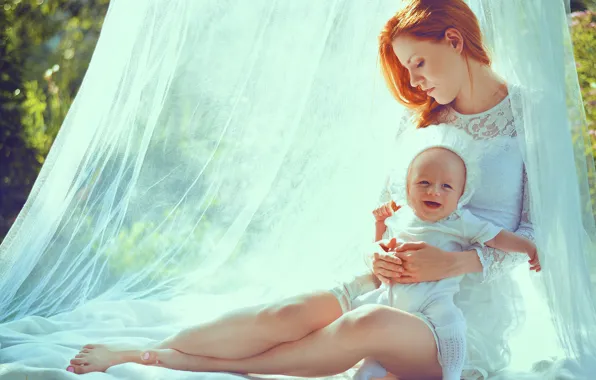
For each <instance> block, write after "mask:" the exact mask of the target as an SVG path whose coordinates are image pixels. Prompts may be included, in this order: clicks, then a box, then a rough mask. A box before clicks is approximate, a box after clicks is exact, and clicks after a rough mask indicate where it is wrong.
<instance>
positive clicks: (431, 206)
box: [424, 201, 441, 208]
mask: <svg viewBox="0 0 596 380" xmlns="http://www.w3.org/2000/svg"><path fill="white" fill-rule="evenodd" d="M424 204H425V205H426V207H429V208H439V207H441V204H440V203H437V202H432V201H424Z"/></svg>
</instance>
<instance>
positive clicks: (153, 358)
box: [141, 351, 159, 364]
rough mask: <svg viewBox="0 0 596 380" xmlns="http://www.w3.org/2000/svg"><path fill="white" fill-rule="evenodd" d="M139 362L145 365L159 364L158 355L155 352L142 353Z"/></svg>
mask: <svg viewBox="0 0 596 380" xmlns="http://www.w3.org/2000/svg"><path fill="white" fill-rule="evenodd" d="M141 360H142V361H143V362H145V363H152V364H157V363H159V355H158V354H157V352H155V351H144V352H142V353H141Z"/></svg>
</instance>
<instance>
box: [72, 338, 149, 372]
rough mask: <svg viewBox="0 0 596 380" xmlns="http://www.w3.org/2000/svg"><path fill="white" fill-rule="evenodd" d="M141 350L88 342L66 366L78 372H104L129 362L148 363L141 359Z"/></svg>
mask: <svg viewBox="0 0 596 380" xmlns="http://www.w3.org/2000/svg"><path fill="white" fill-rule="evenodd" d="M142 352H143V351H141V350H130V351H123V350H117V349H113V348H109V347H108V346H105V345H102V344H88V345H86V346H85V347H83V349H82V350H81V351H80V352H79V353H78V355H77V356H75V358H74V359H72V360H71V361H70V365H69V366H68V367H67V368H66V370H67V371H69V372H74V373H77V374H82V373H89V372H104V371H105V370H106V369H108V368H110V367H112V366H115V365H118V364H122V363H128V362H134V363H139V364H147V363H146V362H144V361H143V360H142V359H141V354H142Z"/></svg>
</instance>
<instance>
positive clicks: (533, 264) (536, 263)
mask: <svg viewBox="0 0 596 380" xmlns="http://www.w3.org/2000/svg"><path fill="white" fill-rule="evenodd" d="M528 256H529V257H530V260H528V262H529V263H530V270H535V271H536V272H540V271H541V270H542V268H541V266H540V260H539V259H538V250H537V249H536V247H534V249H532V250H530V251H529V252H528Z"/></svg>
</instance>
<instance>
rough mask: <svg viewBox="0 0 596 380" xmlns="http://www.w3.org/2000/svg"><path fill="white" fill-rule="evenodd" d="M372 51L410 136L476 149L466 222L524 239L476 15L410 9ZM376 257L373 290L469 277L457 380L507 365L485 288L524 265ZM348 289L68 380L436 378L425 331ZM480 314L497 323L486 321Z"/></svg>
mask: <svg viewBox="0 0 596 380" xmlns="http://www.w3.org/2000/svg"><path fill="white" fill-rule="evenodd" d="M379 43H380V46H379V53H380V59H381V63H382V69H383V74H384V76H385V79H386V81H387V84H388V86H389V89H390V91H391V92H392V93H393V95H394V96H395V97H396V98H397V100H399V101H400V102H402V103H403V104H405V105H406V106H407V107H409V108H411V109H412V110H413V111H414V112H415V113H416V114H417V116H418V119H417V127H425V126H428V125H430V124H433V123H438V122H446V123H449V124H451V125H453V126H454V127H457V128H462V129H464V130H466V131H467V132H469V133H470V134H472V135H473V136H474V138H475V140H477V143H478V144H483V145H484V146H485V152H486V156H485V158H484V160H483V162H482V163H481V164H482V166H483V170H484V171H485V173H490V175H487V176H485V178H484V179H483V183H482V184H481V186H480V189H479V191H478V192H477V195H476V196H475V197H474V198H473V199H472V201H471V203H470V208H471V209H472V211H473V212H474V213H475V214H476V215H477V216H478V217H480V218H483V219H486V220H489V221H491V222H493V223H494V224H496V225H499V226H502V227H504V228H506V229H508V230H512V231H513V230H516V229H517V232H518V233H520V234H522V235H524V236H525V237H528V238H532V237H533V236H532V234H533V232H532V227H531V224H530V219H529V212H528V204H529V203H528V194H527V191H525V182H524V178H525V176H524V163H523V160H522V156H521V153H520V151H519V148H518V146H517V142H516V134H515V125H514V122H513V116H512V112H511V109H510V104H509V98H508V96H509V95H508V92H509V91H514V89H512V88H509V89H508V88H507V86H506V85H505V83H503V81H501V80H500V79H499V78H498V77H497V75H496V74H495V73H494V72H493V71H492V69H491V68H490V59H489V57H488V55H487V53H486V50H485V48H484V46H483V43H482V37H481V33H480V28H479V25H478V22H477V20H476V17H475V16H474V14H473V12H472V11H471V10H470V9H469V8H468V6H467V5H466V4H465V3H464V2H463V1H462V0H437V1H432V0H412V1H410V3H409V4H408V5H407V6H405V7H404V8H403V9H402V10H400V11H399V12H398V13H397V14H396V15H395V16H394V17H392V18H391V19H390V20H389V21H388V22H387V24H386V26H385V28H384V30H383V31H382V33H381V35H380V39H379ZM504 183H507V186H503V184H504ZM388 190H389V191H390V190H391V189H388ZM520 221H521V224H520ZM381 247H383V252H381V253H380V254H379V253H375V254H374V260H373V271H374V273H375V275H377V276H378V277H379V278H380V279H381V280H382V281H389V280H395V281H398V282H403V283H408V282H420V281H432V280H439V279H443V278H447V277H453V276H458V275H464V274H470V276H467V279H466V280H465V281H464V282H463V283H462V291H461V294H460V295H459V296H458V299H457V302H458V306H459V307H460V308H462V310H463V311H464V314H465V315H466V317H467V319H468V330H469V333H468V335H469V344H468V346H469V347H468V352H469V355H468V356H469V357H468V360H467V363H468V366H467V367H468V368H467V372H466V373H467V375H469V377H471V376H476V378H481V377H482V375H484V376H486V374H487V372H491V371H493V370H498V369H501V368H503V367H504V366H506V364H507V357H506V355H505V354H504V352H506V351H507V345H506V343H505V341H506V336H505V331H506V330H507V329H508V328H509V327H510V326H511V325H512V320H511V315H512V313H511V312H510V310H511V306H512V303H513V301H512V300H508V299H507V298H504V297H503V298H501V299H499V298H492V296H493V294H492V293H491V290H490V289H491V285H490V284H488V283H487V282H488V281H486V280H488V279H491V278H495V277H497V275H498V274H506V273H507V272H508V271H509V269H510V268H511V267H513V266H515V265H517V263H519V262H522V261H525V260H526V258H525V256H524V255H521V254H520V255H508V254H505V253H502V252H498V251H494V250H490V249H480V248H478V249H471V250H469V251H466V252H444V251H441V250H439V249H438V248H436V247H432V246H430V245H427V244H425V243H415V244H405V245H402V246H400V247H396V246H395V243H394V242H391V243H387V242H385V244H381ZM386 251H395V252H396V253H395V254H396V255H397V256H398V257H399V258H394V257H393V254H394V253H393V252H386ZM413 251H415V252H416V255H412V254H411V253H412V252H413ZM480 273H483V274H484V276H482V275H480ZM474 274H476V275H474ZM507 278H508V276H507V275H505V276H503V277H502V278H501V279H500V280H499V287H500V289H501V293H500V294H504V293H503V289H508V288H511V287H510V286H509V285H510V284H509V282H508V281H507ZM483 280H484V281H483ZM354 285H357V281H356V280H355V282H354V283H352V284H347V285H346V286H345V289H344V288H341V289H339V291H338V290H337V289H336V290H334V291H324V292H318V293H314V294H306V295H303V296H300V297H296V298H292V299H288V300H286V301H284V302H281V303H279V304H275V305H264V306H259V307H254V308H249V309H244V310H239V311H236V312H234V313H232V314H229V315H227V316H225V317H223V318H220V319H218V320H216V321H213V322H211V323H208V324H203V325H198V326H194V327H191V328H188V329H186V330H184V331H181V332H180V333H178V334H177V335H175V336H173V337H171V338H169V339H167V340H165V341H163V342H161V343H159V344H157V345H156V346H154V347H153V348H152V349H150V350H147V348H144V349H139V350H130V351H118V350H114V349H111V348H107V347H105V346H101V345H88V346H85V347H84V348H83V350H82V351H81V352H80V353H79V354H78V355H77V356H76V357H75V358H74V359H73V360H72V361H71V365H70V366H69V367H68V368H67V370H69V371H71V372H75V373H87V372H92V371H103V370H105V369H106V368H108V367H110V366H112V365H115V364H119V363H123V362H137V363H141V364H150V365H160V366H164V367H168V368H174V369H184V370H192V371H232V372H241V373H261V374H284V375H295V376H327V375H332V374H337V373H341V372H343V371H345V370H347V369H349V368H351V367H352V366H353V365H354V364H356V363H357V362H359V361H360V360H361V359H363V358H364V357H374V358H375V359H376V360H377V361H379V362H380V363H381V364H382V365H383V366H384V367H385V368H387V369H388V370H389V371H390V372H392V373H393V374H395V375H396V376H397V377H399V378H432V377H440V375H441V368H440V365H439V362H438V360H437V346H436V343H435V337H434V331H433V326H431V325H429V324H427V323H425V322H424V321H423V320H421V319H419V318H418V317H416V316H413V315H410V314H408V313H405V312H402V311H399V310H395V309H392V308H389V307H384V306H367V307H361V308H358V309H355V310H349V309H350V308H349V301H350V300H351V299H352V298H354V296H356V295H358V294H357V293H359V292H360V291H361V290H356V291H354V289H353V288H354V287H355V286H354ZM354 293H356V294H354ZM479 310H482V313H477V311H479ZM483 313H484V314H483ZM486 313H500V314H498V316H499V317H498V318H495V316H496V314H493V315H492V316H493V318H490V319H487V318H486V317H485V315H486ZM488 321H492V322H491V323H493V324H491V325H488V324H487V323H488ZM495 321H496V322H495ZM495 323H496V324H495ZM487 331H488V333H487ZM239 337H241V338H242V339H239ZM388 337H389V338H388ZM391 337H393V338H391Z"/></svg>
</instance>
